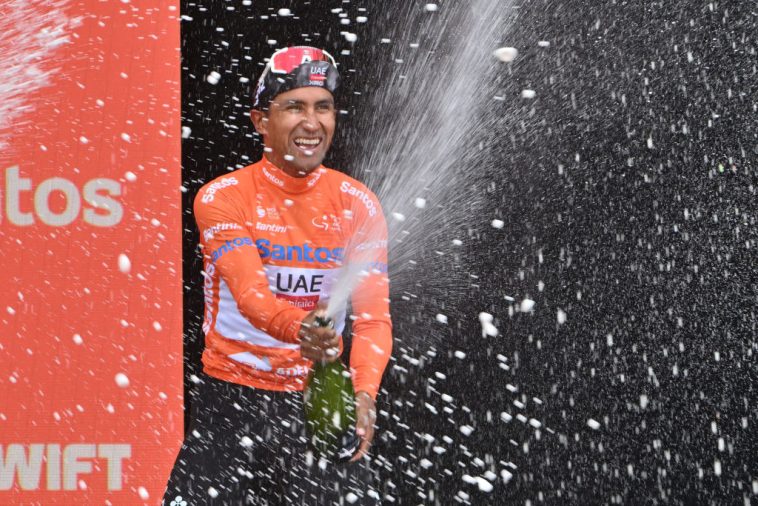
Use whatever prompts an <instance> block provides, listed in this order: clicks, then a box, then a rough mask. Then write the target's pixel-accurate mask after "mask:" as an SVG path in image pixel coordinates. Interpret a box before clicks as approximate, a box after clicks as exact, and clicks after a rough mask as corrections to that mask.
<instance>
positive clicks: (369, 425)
mask: <svg viewBox="0 0 758 506" xmlns="http://www.w3.org/2000/svg"><path fill="white" fill-rule="evenodd" d="M355 418H356V420H355V433H356V434H357V435H358V436H359V437H360V438H361V445H360V446H359V447H358V451H356V452H355V455H353V458H351V459H350V462H358V461H359V460H361V459H362V458H363V457H365V456H366V454H368V449H369V448H370V447H371V442H372V441H373V440H374V422H376V402H375V401H374V399H372V398H371V396H370V395H369V394H368V392H364V391H360V392H358V393H356V394H355Z"/></svg>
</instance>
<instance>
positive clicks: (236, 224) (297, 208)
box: [194, 157, 392, 398]
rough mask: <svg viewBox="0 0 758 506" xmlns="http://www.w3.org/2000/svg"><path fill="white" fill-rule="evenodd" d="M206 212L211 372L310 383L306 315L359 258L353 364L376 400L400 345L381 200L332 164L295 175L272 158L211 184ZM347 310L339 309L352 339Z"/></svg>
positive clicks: (205, 192) (267, 382) (202, 206)
mask: <svg viewBox="0 0 758 506" xmlns="http://www.w3.org/2000/svg"><path fill="white" fill-rule="evenodd" d="M194 211H195V219H196V220H197V225H198V228H199V231H200V239H201V244H202V248H203V258H204V262H203V263H204V269H205V270H204V273H203V276H204V278H205V279H204V295H205V318H204V322H203V331H204V333H205V350H204V352H203V366H204V371H205V372H206V373H207V374H209V375H211V376H214V377H216V378H219V379H222V380H225V381H231V382H233V383H239V384H243V385H249V386H252V387H256V388H263V389H268V390H302V389H303V386H304V381H305V379H306V377H307V375H308V372H309V370H310V366H311V362H310V361H309V360H307V359H304V358H303V357H302V356H301V355H300V346H299V339H300V337H299V331H300V322H301V321H302V320H303V319H304V318H305V316H306V315H307V314H308V312H309V311H311V310H312V309H314V308H315V307H316V304H317V303H318V302H319V301H324V302H325V301H328V299H329V297H330V294H332V293H334V290H335V288H336V281H337V279H338V277H339V275H340V273H341V272H342V270H343V269H344V268H346V266H347V265H348V264H351V265H353V264H352V263H354V262H359V263H360V264H362V267H361V268H362V270H363V272H362V274H363V275H362V276H361V278H360V282H359V284H358V285H357V287H356V288H355V290H354V291H353V294H352V296H351V304H352V312H353V315H351V317H350V318H351V320H352V321H353V324H352V328H353V345H352V351H351V355H350V363H351V368H352V371H353V384H354V386H355V390H356V391H361V390H364V391H366V392H368V393H369V394H370V395H371V396H372V397H374V398H376V394H377V392H378V390H379V383H380V381H381V377H382V374H383V372H384V369H385V367H386V365H387V361H388V360H389V355H390V352H391V350H392V323H391V320H390V313H389V280H388V278H387V226H386V223H385V220H384V215H383V214H382V210H381V207H380V205H379V201H378V200H377V198H376V196H375V195H374V194H373V193H372V192H371V191H370V190H368V189H367V188H366V187H365V186H364V185H362V184H361V183H359V182H358V181H356V180H354V179H352V178H350V177H348V176H346V175H344V174H342V173H340V172H337V171H334V170H331V169H328V168H325V167H323V166H321V167H319V168H317V169H315V170H314V171H313V172H311V173H310V174H308V175H307V176H306V177H302V178H295V177H291V176H289V175H287V174H286V173H284V172H283V171H282V170H281V169H279V168H278V167H276V166H275V165H273V164H272V163H271V162H269V161H268V160H267V159H266V158H265V157H264V158H263V159H262V160H261V161H259V162H257V163H255V164H253V165H249V166H247V167H245V168H243V169H239V170H237V171H234V172H233V173H231V174H228V175H225V176H221V177H218V178H216V179H215V180H213V181H211V182H210V183H208V184H206V185H205V186H203V188H202V189H201V190H200V192H199V193H198V195H197V197H196V198H195V203H194ZM348 243H349V244H350V247H349V248H348ZM345 306H346V304H343V307H339V308H337V311H336V313H335V316H334V323H335V329H336V330H337V333H338V334H340V335H341V334H342V332H343V330H344V327H345V318H346V316H347V314H346V313H347V308H346V307H345ZM341 347H342V341H341V340H340V349H341Z"/></svg>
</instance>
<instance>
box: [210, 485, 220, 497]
mask: <svg viewBox="0 0 758 506" xmlns="http://www.w3.org/2000/svg"><path fill="white" fill-rule="evenodd" d="M208 495H209V496H211V497H213V498H214V499H215V498H216V497H218V490H216V489H215V488H213V487H208Z"/></svg>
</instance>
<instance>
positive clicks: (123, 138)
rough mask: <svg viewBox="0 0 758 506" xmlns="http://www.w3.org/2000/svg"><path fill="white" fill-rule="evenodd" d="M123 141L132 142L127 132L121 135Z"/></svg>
mask: <svg viewBox="0 0 758 506" xmlns="http://www.w3.org/2000/svg"><path fill="white" fill-rule="evenodd" d="M121 140H122V141H124V142H132V138H131V136H130V135H129V134H128V133H126V132H124V133H122V134H121Z"/></svg>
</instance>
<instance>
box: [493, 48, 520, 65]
mask: <svg viewBox="0 0 758 506" xmlns="http://www.w3.org/2000/svg"><path fill="white" fill-rule="evenodd" d="M492 54H493V55H494V56H495V58H497V59H498V60H500V61H501V62H504V63H509V62H512V61H513V60H515V59H516V57H517V56H518V49H516V48H515V47H500V48H497V49H495V51H494V52H493V53H492Z"/></svg>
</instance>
